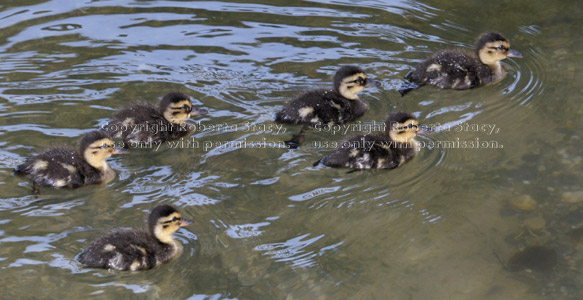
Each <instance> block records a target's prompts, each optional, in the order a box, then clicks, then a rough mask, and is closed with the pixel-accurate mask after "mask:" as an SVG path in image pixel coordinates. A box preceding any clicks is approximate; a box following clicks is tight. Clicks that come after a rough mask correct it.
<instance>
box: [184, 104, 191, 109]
mask: <svg viewBox="0 0 583 300" xmlns="http://www.w3.org/2000/svg"><path fill="white" fill-rule="evenodd" d="M182 108H183V109H190V106H189V105H188V104H184V105H182Z"/></svg>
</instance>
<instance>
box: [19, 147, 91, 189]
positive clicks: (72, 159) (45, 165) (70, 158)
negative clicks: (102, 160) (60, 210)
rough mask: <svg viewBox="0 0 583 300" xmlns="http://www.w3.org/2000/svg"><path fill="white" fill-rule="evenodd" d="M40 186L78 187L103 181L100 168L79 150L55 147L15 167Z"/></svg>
mask: <svg viewBox="0 0 583 300" xmlns="http://www.w3.org/2000/svg"><path fill="white" fill-rule="evenodd" d="M15 173H16V174H18V175H21V176H26V177H28V178H30V179H31V180H32V181H34V182H35V183H36V184H38V185H40V186H50V187H56V188H61V187H68V188H76V187H80V186H82V185H84V184H95V183H99V182H100V181H101V173H100V171H99V170H97V169H95V168H93V167H91V166H89V165H88V164H87V163H86V162H85V161H84V160H83V158H81V155H80V154H79V153H77V151H75V150H73V149H72V148H68V147H54V148H52V149H48V150H46V151H44V152H42V153H40V154H38V155H36V156H34V157H30V158H28V159H27V160H26V161H25V162H24V163H23V164H21V165H19V166H18V167H16V169H15Z"/></svg>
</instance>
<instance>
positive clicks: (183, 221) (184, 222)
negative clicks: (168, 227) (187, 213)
mask: <svg viewBox="0 0 583 300" xmlns="http://www.w3.org/2000/svg"><path fill="white" fill-rule="evenodd" d="M190 224H192V221H191V220H189V219H186V218H180V227H184V226H188V225H190Z"/></svg>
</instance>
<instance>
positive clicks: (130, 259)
mask: <svg viewBox="0 0 583 300" xmlns="http://www.w3.org/2000/svg"><path fill="white" fill-rule="evenodd" d="M152 245H157V242H156V241H154V240H153V239H152V238H151V237H149V235H148V234H147V233H146V232H144V231H140V230H124V231H114V232H112V233H110V234H108V235H106V236H104V237H102V238H100V239H98V240H96V241H95V242H93V243H91V244H90V245H89V247H87V249H86V250H85V251H83V252H82V253H81V254H80V255H79V258H78V260H79V262H80V263H82V264H83V265H85V266H87V267H92V268H106V269H116V270H121V271H126V270H132V271H136V270H142V269H151V268H153V267H154V266H156V257H155V253H156V251H155V249H152V247H153V246H152Z"/></svg>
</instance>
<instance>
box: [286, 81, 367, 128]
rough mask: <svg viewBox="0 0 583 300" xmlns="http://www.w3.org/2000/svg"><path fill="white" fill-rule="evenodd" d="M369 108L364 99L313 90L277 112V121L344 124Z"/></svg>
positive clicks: (316, 124) (320, 124)
mask: <svg viewBox="0 0 583 300" xmlns="http://www.w3.org/2000/svg"><path fill="white" fill-rule="evenodd" d="M367 109H368V105H367V104H366V102H364V101H362V100H358V99H357V100H349V99H346V98H344V97H342V96H341V95H340V94H338V93H336V92H334V91H332V90H324V89H321V90H313V91H309V92H306V93H304V94H303V95H301V96H299V97H297V98H295V99H294V100H292V101H290V102H289V103H288V104H287V105H286V106H285V107H284V108H283V109H282V110H281V111H280V112H278V113H277V114H276V116H275V121H276V122H279V123H288V124H309V125H311V126H322V125H328V124H330V123H332V124H343V123H345V122H350V121H353V120H355V119H357V118H359V117H360V116H362V115H363V114H364V113H365V112H366V111H367Z"/></svg>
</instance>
